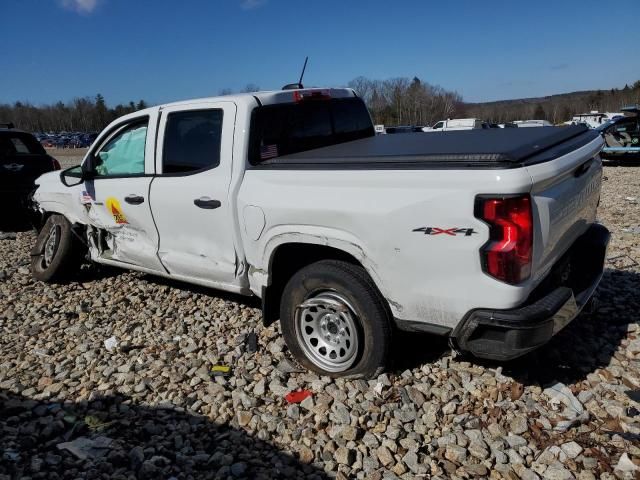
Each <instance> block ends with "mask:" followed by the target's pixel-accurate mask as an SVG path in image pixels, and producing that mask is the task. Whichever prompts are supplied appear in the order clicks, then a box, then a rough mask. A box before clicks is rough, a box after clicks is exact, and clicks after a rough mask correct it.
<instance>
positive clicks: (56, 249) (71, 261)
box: [31, 214, 82, 283]
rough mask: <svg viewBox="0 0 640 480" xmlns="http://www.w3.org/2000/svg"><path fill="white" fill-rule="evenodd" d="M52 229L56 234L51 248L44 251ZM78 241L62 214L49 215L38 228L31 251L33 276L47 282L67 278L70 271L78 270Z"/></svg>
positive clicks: (79, 258)
mask: <svg viewBox="0 0 640 480" xmlns="http://www.w3.org/2000/svg"><path fill="white" fill-rule="evenodd" d="M53 231H55V232H56V235H57V236H56V238H54V239H52V244H51V245H50V247H51V250H50V251H49V252H45V250H46V249H47V246H48V245H47V242H48V240H50V239H51V235H52V232H53ZM78 243H79V242H78V241H77V239H76V238H75V235H74V233H73V232H72V226H71V224H70V223H69V221H68V220H67V219H66V218H65V217H64V216H63V215H58V214H54V215H51V216H50V217H49V218H48V219H47V221H46V222H45V224H44V226H43V227H42V229H41V230H40V233H39V234H38V239H37V240H36V245H35V247H34V249H33V250H32V252H31V274H32V275H33V277H34V278H35V279H36V280H40V281H41V282H47V283H56V282H60V281H64V280H67V279H68V278H69V276H70V275H71V274H72V273H74V272H76V271H78V269H79V268H80V263H81V262H82V251H81V249H79V248H78Z"/></svg>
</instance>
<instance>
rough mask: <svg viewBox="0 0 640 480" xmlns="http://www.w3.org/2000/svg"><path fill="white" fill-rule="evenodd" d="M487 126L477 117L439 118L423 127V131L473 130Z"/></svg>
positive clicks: (487, 125)
mask: <svg viewBox="0 0 640 480" xmlns="http://www.w3.org/2000/svg"><path fill="white" fill-rule="evenodd" d="M474 128H489V124H488V123H486V122H484V121H482V120H480V119H478V118H450V119H447V120H440V121H439V122H438V123H436V124H435V125H434V126H433V127H423V128H422V131H423V132H446V131H447V130H473V129H474Z"/></svg>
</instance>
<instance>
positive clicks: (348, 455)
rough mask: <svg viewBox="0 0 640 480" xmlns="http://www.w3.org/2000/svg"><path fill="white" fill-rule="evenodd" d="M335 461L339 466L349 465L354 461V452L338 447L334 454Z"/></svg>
mask: <svg viewBox="0 0 640 480" xmlns="http://www.w3.org/2000/svg"><path fill="white" fill-rule="evenodd" d="M335 459H336V462H338V463H339V464H340V465H351V464H352V463H353V462H355V460H356V452H355V450H351V449H349V448H346V447H340V448H338V449H337V450H336V452H335Z"/></svg>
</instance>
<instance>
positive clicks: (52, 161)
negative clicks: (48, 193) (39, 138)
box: [51, 157, 61, 170]
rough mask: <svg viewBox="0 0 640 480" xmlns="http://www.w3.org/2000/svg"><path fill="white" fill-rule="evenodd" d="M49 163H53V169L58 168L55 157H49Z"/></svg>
mask: <svg viewBox="0 0 640 480" xmlns="http://www.w3.org/2000/svg"><path fill="white" fill-rule="evenodd" d="M51 163H52V164H53V169H54V170H60V168H61V167H60V162H58V160H56V159H55V158H53V157H51Z"/></svg>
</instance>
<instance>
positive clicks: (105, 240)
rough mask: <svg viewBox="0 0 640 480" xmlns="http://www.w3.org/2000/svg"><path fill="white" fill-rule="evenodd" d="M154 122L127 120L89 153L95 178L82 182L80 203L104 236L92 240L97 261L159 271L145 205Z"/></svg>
mask: <svg viewBox="0 0 640 480" xmlns="http://www.w3.org/2000/svg"><path fill="white" fill-rule="evenodd" d="M151 117H154V118H151ZM156 118H157V114H152V115H151V116H150V115H144V116H140V117H135V118H132V119H131V120H129V121H126V122H125V123H124V124H122V125H119V126H118V127H116V128H114V129H113V130H112V131H111V132H110V133H108V134H107V135H106V136H105V137H104V140H103V141H102V142H100V143H99V145H98V147H97V148H96V149H95V150H94V151H93V152H92V155H93V157H94V158H95V169H94V172H93V174H94V176H93V178H92V179H91V180H88V181H86V182H85V185H84V188H85V190H84V191H83V192H82V196H81V201H82V202H83V203H84V204H85V206H86V208H87V213H88V215H89V217H90V218H91V220H92V224H93V225H94V226H96V227H98V229H99V230H100V231H102V232H106V234H105V235H104V236H103V237H102V238H97V239H95V241H96V242H97V243H98V244H99V250H100V251H101V253H100V255H99V257H100V258H103V259H107V260H114V261H118V262H123V263H127V264H133V265H137V266H141V267H145V268H148V269H150V270H153V271H159V272H164V271H165V270H164V268H163V267H162V264H161V263H160V261H159V259H158V256H157V248H158V233H157V230H156V227H155V224H154V222H153V217H152V216H151V208H150V206H149V185H150V183H151V178H152V174H153V171H154V157H153V153H154V152H153V146H154V138H155V128H154V127H153V126H154V125H155V124H156V121H155V119H156Z"/></svg>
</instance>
